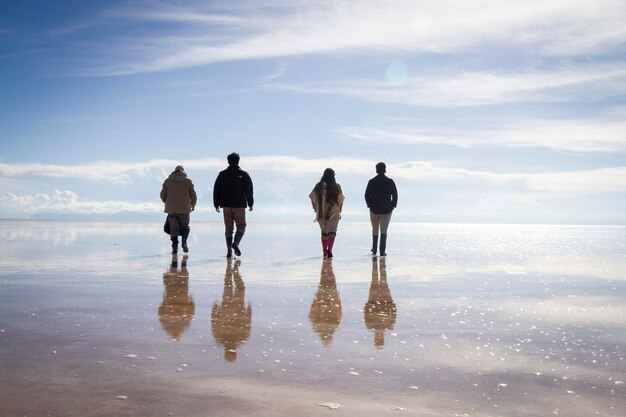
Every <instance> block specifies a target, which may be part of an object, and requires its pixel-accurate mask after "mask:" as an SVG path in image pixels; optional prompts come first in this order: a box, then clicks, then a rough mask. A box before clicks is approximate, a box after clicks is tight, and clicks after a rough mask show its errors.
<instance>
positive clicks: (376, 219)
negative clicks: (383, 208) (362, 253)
mask: <svg viewBox="0 0 626 417" xmlns="http://www.w3.org/2000/svg"><path fill="white" fill-rule="evenodd" d="M370 222H371V223H372V249H371V251H372V255H376V250H377V246H378V228H379V227H380V215H379V214H375V213H373V212H372V211H370Z"/></svg>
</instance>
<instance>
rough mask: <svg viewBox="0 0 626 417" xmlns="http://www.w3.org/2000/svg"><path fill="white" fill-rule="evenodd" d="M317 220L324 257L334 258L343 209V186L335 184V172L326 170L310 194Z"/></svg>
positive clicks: (329, 169)
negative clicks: (334, 246) (334, 247)
mask: <svg viewBox="0 0 626 417" xmlns="http://www.w3.org/2000/svg"><path fill="white" fill-rule="evenodd" d="M309 198H310V199H311V204H312V205H313V210H315V214H316V218H315V220H316V221H317V223H318V224H319V226H320V231H321V233H322V250H323V252H324V257H329V258H332V257H333V245H334V244H335V237H336V236H337V227H338V226H339V219H341V209H342V207H343V200H344V199H345V198H344V196H343V192H342V191H341V186H340V185H339V184H337V182H335V171H333V170H332V169H331V168H326V169H325V170H324V174H323V175H322V178H321V180H320V181H319V182H318V183H317V184H316V185H315V187H314V188H313V191H311V193H310V194H309Z"/></svg>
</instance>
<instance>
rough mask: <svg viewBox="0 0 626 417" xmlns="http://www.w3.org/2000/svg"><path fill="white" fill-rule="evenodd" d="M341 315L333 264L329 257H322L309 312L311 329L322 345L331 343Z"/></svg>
mask: <svg viewBox="0 0 626 417" xmlns="http://www.w3.org/2000/svg"><path fill="white" fill-rule="evenodd" d="M341 317H342V310H341V299H340V298H339V291H338V290H337V281H336V280H335V273H334V271H333V264H332V262H331V261H330V260H329V259H324V260H323V261H322V269H321V272H320V283H319V286H318V287H317V292H316V293H315V297H314V298H313V303H311V311H310V312H309V320H311V324H312V325H313V331H315V333H317V334H318V335H319V337H320V339H321V342H322V344H323V345H325V346H329V345H330V344H331V343H332V341H333V336H334V334H335V332H336V331H337V329H338V328H339V325H340V324H341Z"/></svg>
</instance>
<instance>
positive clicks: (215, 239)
mask: <svg viewBox="0 0 626 417" xmlns="http://www.w3.org/2000/svg"><path fill="white" fill-rule="evenodd" d="M222 227H223V226H222V225H221V224H220V223H217V222H216V223H200V222H195V223H194V222H193V220H192V232H191V237H190V242H189V246H190V249H191V251H190V253H189V255H188V256H183V254H182V252H181V253H179V255H178V256H176V257H172V255H171V254H170V253H169V245H168V243H169V242H168V240H167V237H166V235H165V234H163V232H162V231H161V224H160V223H158V222H143V223H133V222H88V221H0V250H1V253H2V255H1V256H0V414H1V415H2V416H24V415H32V416H37V415H52V416H111V415H116V416H126V415H128V416H131V415H133V416H144V415H145V416H170V415H175V416H226V415H228V416H282V415H297V416H300V415H302V416H324V415H330V414H332V415H338V416H384V415H394V416H396V415H410V416H453V415H460V416H463V415H468V416H500V415H502V416H544V415H545V416H548V415H551V416H553V415H559V414H560V415H567V416H591V415H602V416H621V415H623V414H622V413H623V410H624V409H626V399H625V398H626V396H625V388H624V382H626V377H625V376H624V375H625V374H626V365H625V364H624V349H625V348H626V317H625V314H624V313H625V312H624V308H625V305H626V304H625V302H624V301H625V300H626V298H625V294H626V274H625V272H626V228H624V227H599V226H545V225H452V224H443V225H436V224H400V223H392V226H391V229H390V234H389V243H388V256H387V257H385V258H372V257H371V256H369V255H368V249H369V243H370V231H369V226H368V225H367V224H358V223H344V224H341V225H340V230H339V235H338V238H337V243H336V245H335V250H334V252H335V258H334V259H333V260H332V261H328V260H323V259H322V257H321V248H320V245H319V237H318V228H317V226H316V225H315V224H313V223H255V222H254V221H253V220H251V221H250V224H249V227H248V233H247V234H246V236H245V238H244V240H243V243H242V245H241V249H242V251H243V255H242V256H241V258H238V259H234V260H230V261H228V260H227V259H226V258H225V256H224V255H225V248H224V243H223V231H222Z"/></svg>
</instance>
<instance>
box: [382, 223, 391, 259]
mask: <svg viewBox="0 0 626 417" xmlns="http://www.w3.org/2000/svg"><path fill="white" fill-rule="evenodd" d="M390 221H391V213H389V214H383V215H381V216H380V256H386V255H387V252H386V250H387V229H388V228H389V222H390Z"/></svg>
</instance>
